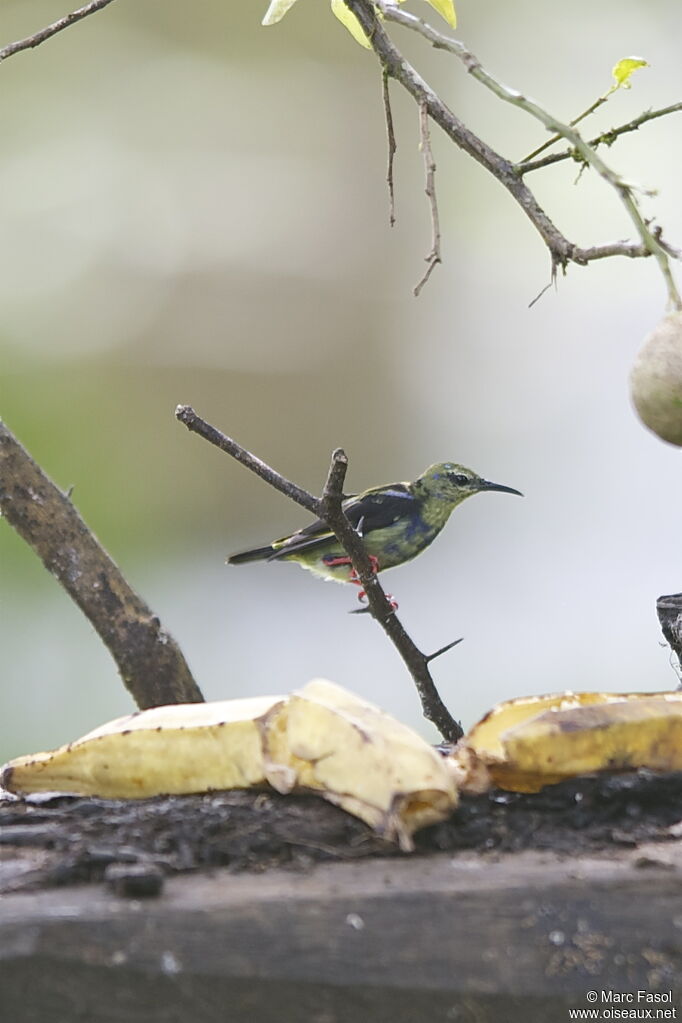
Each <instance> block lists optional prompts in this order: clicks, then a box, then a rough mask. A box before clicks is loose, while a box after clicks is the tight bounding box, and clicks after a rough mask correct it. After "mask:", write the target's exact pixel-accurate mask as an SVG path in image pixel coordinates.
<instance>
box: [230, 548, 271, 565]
mask: <svg viewBox="0 0 682 1023" xmlns="http://www.w3.org/2000/svg"><path fill="white" fill-rule="evenodd" d="M272 554H273V549H272V545H271V544H268V546H267V547H254V548H253V549H252V550H250V551H241V553H239V554H231V555H230V557H229V558H228V559H227V563H228V565H245V564H246V563H247V562H248V561H266V560H267V559H268V558H270V557H272Z"/></svg>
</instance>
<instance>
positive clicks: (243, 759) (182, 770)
mask: <svg viewBox="0 0 682 1023" xmlns="http://www.w3.org/2000/svg"><path fill="white" fill-rule="evenodd" d="M281 700H282V697H271V696H265V697H256V698H253V699H245V700H224V701H220V702H216V703H186V704H184V703H178V704H173V705H171V706H167V707H152V708H151V709H150V710H142V711H138V712H137V713H135V714H129V715H127V716H126V717H122V718H117V719H116V720H115V721H109V722H108V723H107V724H105V725H101V726H100V727H99V728H96V729H95V730H94V731H92V732H88V734H87V735H84V736H83V737H82V738H81V739H76V741H75V742H70V743H69V744H68V745H67V746H62V747H60V748H59V749H56V750H54V751H53V752H51V753H34V754H29V755H28V756H23V757H17V758H16V759H15V760H10V761H9V763H8V764H6V765H5V766H4V768H3V769H2V773H1V774H0V783H1V784H2V786H3V787H4V788H6V789H7V790H8V791H9V792H15V793H18V794H20V795H27V794H29V793H33V792H69V793H74V794H76V795H81V796H100V797H101V798H103V799H144V798H146V797H148V796H156V795H160V794H162V793H163V794H164V795H177V794H181V793H189V792H207V791H210V790H211V789H230V788H250V787H251V786H256V785H263V784H265V780H266V779H265V770H264V765H263V755H262V732H261V730H262V728H263V727H264V721H265V720H266V719H267V716H268V714H269V713H270V712H271V711H272V709H273V708H274V707H276V706H277V704H278V703H280V702H281Z"/></svg>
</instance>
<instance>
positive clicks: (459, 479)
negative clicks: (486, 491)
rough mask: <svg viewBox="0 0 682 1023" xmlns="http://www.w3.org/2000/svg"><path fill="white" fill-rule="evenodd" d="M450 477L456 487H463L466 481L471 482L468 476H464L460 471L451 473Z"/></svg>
mask: <svg viewBox="0 0 682 1023" xmlns="http://www.w3.org/2000/svg"><path fill="white" fill-rule="evenodd" d="M450 479H451V480H452V482H453V483H456V484H457V486H458V487H465V486H466V485H467V483H470V482H471V480H470V479H469V477H468V476H465V475H464V473H461V472H455V473H453V474H452V475H451V476H450Z"/></svg>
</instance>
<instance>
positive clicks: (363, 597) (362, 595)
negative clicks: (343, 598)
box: [350, 590, 398, 615]
mask: <svg viewBox="0 0 682 1023" xmlns="http://www.w3.org/2000/svg"><path fill="white" fill-rule="evenodd" d="M384 596H385V597H386V600H387V601H388V602H389V604H390V605H391V611H397V610H398V601H397V600H396V599H395V597H394V596H393V594H392V593H385V594H384ZM358 600H359V601H360V603H361V604H362V603H364V602H365V601H366V600H367V594H366V593H365V591H364V590H360V592H359V593H358ZM363 611H369V608H368V607H361V608H359V609H358V610H357V611H351V612H350V614H352V615H359V614H362V612H363Z"/></svg>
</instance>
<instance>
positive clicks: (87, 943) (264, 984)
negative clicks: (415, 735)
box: [0, 841, 682, 1023]
mask: <svg viewBox="0 0 682 1023" xmlns="http://www.w3.org/2000/svg"><path fill="white" fill-rule="evenodd" d="M681 869H682V842H680V841H670V842H667V843H650V844H648V845H645V846H639V847H638V848H636V849H630V850H620V851H611V852H609V853H608V855H606V856H604V855H601V856H582V857H575V858H563V859H560V858H558V857H557V856H556V855H555V854H554V853H551V854H550V853H543V852H537V851H526V852H522V853H519V854H511V855H505V856H499V855H498V856H496V857H495V858H490V856H489V855H488V856H486V855H485V854H481V853H471V852H467V853H460V854H457V855H455V856H453V855H452V854H449V853H448V854H435V855H430V856H414V857H409V858H404V859H372V860H363V861H357V862H352V863H323V864H317V865H315V866H314V867H312V869H310V870H309V871H308V872H306V873H300V872H294V871H291V870H288V871H287V870H282V869H276V870H273V871H270V872H268V873H265V874H261V875H255V874H253V873H248V874H245V873H240V874H234V873H230V872H228V871H227V870H225V869H220V870H216V871H215V872H213V874H211V875H210V876H206V875H196V874H194V875H192V876H184V877H183V876H175V877H171V878H170V879H168V880H167V882H166V885H165V888H164V891H163V894H162V895H161V896H160V897H159V898H155V899H145V900H142V899H139V900H135V899H126V898H121V897H119V896H117V895H116V894H114V893H113V892H112V891H110V890H107V889H106V888H104V887H102V886H99V885H97V886H94V885H91V886H84V885H80V886H75V887H69V888H58V889H52V890H49V891H41V892H37V893H30V892H22V893H17V894H11V895H5V896H3V897H2V898H1V899H0V1019H2V1020H3V1021H12V1023H76V1021H82V1023H123V1021H125V1023H161V1021H163V1023H289V1021H290V1023H421V1021H427V1020H428V1021H429V1023H431V1021H443V1023H445V1021H450V1020H455V1021H457V1023H488V1021H490V1023H492V1021H495V1023H501V1021H504V1023H529V1021H532V1023H536V1021H537V1023H554V1021H556V1023H559V1021H561V1023H565V1021H566V1020H567V1019H568V1018H569V1016H568V1010H569V1009H586V1008H590V1007H591V1006H592V1007H594V1006H595V1005H596V1007H597V1008H599V1007H600V1006H601V1007H602V1008H605V1007H610V1008H613V1005H614V1003H613V1002H610V1003H606V1005H605V1004H604V1003H603V1002H602V1001H601V998H602V996H601V992H602V991H614V992H618V993H625V994H628V995H629V994H632V996H633V998H634V999H635V1003H634V1004H635V1007H637V1005H639V1007H644V1008H646V1007H650V1003H646V1002H641V1001H640V1002H637V1001H636V999H637V998H638V995H637V992H638V991H639V990H641V991H644V992H648V993H651V994H652V995H653V994H658V995H660V996H661V997H664V998H668V997H670V998H671V999H672V1001H669V1002H668V1001H666V1002H662V1003H657V1006H655V1007H658V1008H660V1007H663V1008H668V1009H670V1008H677V1010H678V1013H679V1007H680V995H681V994H682V885H681V884H680V870H681ZM589 991H596V992H597V993H598V994H597V999H598V1000H597V1002H595V1003H590V1002H589V1001H588V992H589ZM669 992H671V994H670V995H669V994H668V993H669ZM607 997H608V996H607ZM668 1018H674V1017H673V1016H672V1015H671V1016H669V1017H668Z"/></svg>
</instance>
